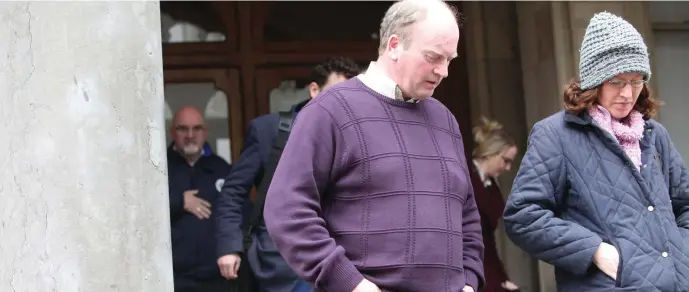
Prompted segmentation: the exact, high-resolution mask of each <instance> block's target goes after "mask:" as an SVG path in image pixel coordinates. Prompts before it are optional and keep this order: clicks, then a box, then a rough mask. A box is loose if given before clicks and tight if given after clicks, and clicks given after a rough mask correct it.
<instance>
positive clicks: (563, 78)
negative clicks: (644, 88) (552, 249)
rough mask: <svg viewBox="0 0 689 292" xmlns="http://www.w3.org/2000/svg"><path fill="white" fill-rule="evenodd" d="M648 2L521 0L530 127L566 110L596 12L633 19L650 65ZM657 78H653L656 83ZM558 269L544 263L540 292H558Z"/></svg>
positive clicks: (522, 47) (520, 15)
mask: <svg viewBox="0 0 689 292" xmlns="http://www.w3.org/2000/svg"><path fill="white" fill-rule="evenodd" d="M646 8H647V3H644V2H603V1H598V2H557V1H555V2H518V3H517V15H518V27H519V42H520V49H521V62H522V73H523V85H524V103H525V107H526V128H527V129H529V131H530V129H531V128H532V127H533V124H534V123H536V122H538V121H539V120H541V119H543V118H545V117H547V116H549V115H551V114H553V113H555V112H557V111H560V110H562V108H563V97H562V95H563V91H564V86H565V85H566V83H567V82H569V80H571V79H572V78H575V77H577V75H578V68H579V53H578V52H579V48H580V46H581V41H582V39H583V37H584V33H585V32H586V27H587V26H588V22H589V20H590V19H591V17H593V15H594V14H595V13H598V12H603V11H608V12H611V13H614V14H617V15H619V16H621V17H623V18H625V19H626V20H627V21H629V22H630V23H632V24H633V25H634V26H635V27H636V29H637V30H639V32H640V33H641V34H642V35H643V36H644V38H645V41H646V44H647V46H648V47H649V51H651V65H652V64H653V62H652V61H653V60H652V56H653V54H652V50H653V39H652V30H651V22H650V17H649V15H648V9H646ZM654 82H655V81H654V80H653V79H651V86H652V85H653V83H654ZM553 271H554V269H553V267H552V266H551V265H549V264H546V263H544V262H539V265H538V273H539V286H540V291H556V290H557V289H556V286H555V276H554V273H553Z"/></svg>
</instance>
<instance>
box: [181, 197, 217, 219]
mask: <svg viewBox="0 0 689 292" xmlns="http://www.w3.org/2000/svg"><path fill="white" fill-rule="evenodd" d="M198 193H199V190H188V191H185V192H184V194H183V196H184V210H185V211H187V212H189V213H191V214H194V215H195V216H196V217H197V218H199V219H201V220H203V219H208V218H210V217H211V204H210V203H208V201H206V200H204V199H199V198H197V197H196V194H198Z"/></svg>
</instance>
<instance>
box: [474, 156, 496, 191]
mask: <svg viewBox="0 0 689 292" xmlns="http://www.w3.org/2000/svg"><path fill="white" fill-rule="evenodd" d="M472 161H473V162H474V167H476V172H478V177H479V179H481V181H482V182H483V187H486V188H487V187H489V186H492V185H493V181H492V180H491V179H490V178H488V177H486V175H485V174H483V171H481V168H480V167H478V163H477V162H476V160H475V159H472Z"/></svg>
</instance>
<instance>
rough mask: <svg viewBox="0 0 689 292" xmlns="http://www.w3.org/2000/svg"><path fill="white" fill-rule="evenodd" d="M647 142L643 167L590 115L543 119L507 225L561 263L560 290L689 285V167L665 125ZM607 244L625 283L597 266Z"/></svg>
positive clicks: (653, 125)
mask: <svg viewBox="0 0 689 292" xmlns="http://www.w3.org/2000/svg"><path fill="white" fill-rule="evenodd" d="M640 145H641V161H642V166H641V168H640V171H638V170H637V168H636V167H635V166H634V165H633V163H632V162H631V160H630V159H629V158H628V156H627V155H626V154H625V153H624V150H623V149H622V147H621V146H620V145H619V144H618V143H617V141H616V140H615V139H614V138H613V137H612V135H610V134H609V133H607V132H606V131H605V130H602V129H601V128H600V127H598V126H597V125H595V123H594V122H592V119H591V117H590V116H589V115H588V114H587V113H586V112H584V113H582V114H581V115H579V116H577V115H572V114H567V113H564V112H560V113H557V114H555V115H552V116H550V117H548V118H546V119H545V120H542V121H540V122H538V123H536V125H534V127H533V130H532V131H531V134H530V137H529V143H528V148H527V150H526V154H525V156H524V158H523V160H522V163H521V167H520V169H519V172H518V173H517V177H516V178H515V181H514V185H513V186H512V194H510V196H509V197H508V198H507V206H506V207H505V213H504V220H505V228H506V230H507V234H508V235H509V237H510V239H512V241H514V243H516V244H517V245H518V246H520V247H521V248H522V249H524V250H526V251H527V252H529V253H530V254H532V255H533V256H535V257H537V258H539V259H541V260H543V261H545V262H548V263H550V264H552V265H554V266H555V276H556V281H557V286H558V291H561V292H567V291H663V292H673V291H689V172H687V168H686V166H685V164H684V162H683V161H682V158H681V157H680V155H679V153H678V152H677V149H675V147H674V146H673V144H672V142H671V141H670V136H669V135H668V133H667V131H666V130H665V128H664V127H663V126H662V125H660V124H659V123H658V122H656V121H653V120H648V121H646V125H645V127H644V133H643V138H642V139H641V141H640ZM601 242H607V243H609V244H612V245H613V246H614V247H615V248H616V249H617V250H618V251H619V253H620V262H619V267H618V274H617V280H613V279H612V278H611V277H608V276H607V275H605V274H604V273H603V272H601V271H600V270H599V269H598V268H597V267H596V265H595V264H593V255H594V253H595V252H596V250H597V248H598V246H599V245H600V243H601Z"/></svg>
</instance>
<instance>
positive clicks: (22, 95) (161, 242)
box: [0, 1, 173, 292]
mask: <svg viewBox="0 0 689 292" xmlns="http://www.w3.org/2000/svg"><path fill="white" fill-rule="evenodd" d="M0 19H2V30H0V54H1V55H2V56H3V58H2V59H3V60H2V61H0V89H1V90H3V91H4V92H5V93H4V94H3V95H2V97H0V133H2V139H0V153H2V154H1V155H0V194H1V195H2V204H1V205H0V220H1V224H0V238H2V244H0V291H18V292H19V291H22V292H23V291H151V292H155V291H161V292H162V291H165V292H167V291H172V290H173V281H172V263H171V252H170V230H169V229H170V228H169V211H168V210H169V209H168V195H167V179H166V178H167V171H166V169H167V162H166V156H165V155H166V154H165V145H164V141H165V138H164V132H163V131H164V128H163V127H164V126H163V125H164V123H163V78H162V77H163V76H162V73H163V69H162V55H161V53H162V52H161V36H160V12H159V4H158V3H157V2H146V1H142V2H119V1H112V2H3V3H0Z"/></svg>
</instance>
